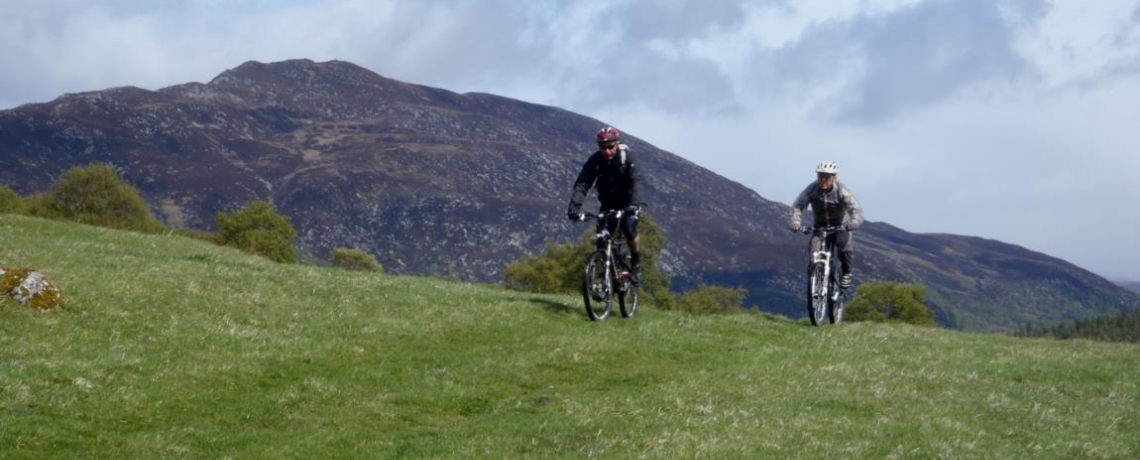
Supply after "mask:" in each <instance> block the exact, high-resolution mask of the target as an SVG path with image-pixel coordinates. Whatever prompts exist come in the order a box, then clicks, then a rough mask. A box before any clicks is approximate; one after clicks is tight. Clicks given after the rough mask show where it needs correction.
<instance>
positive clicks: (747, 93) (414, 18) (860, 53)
mask: <svg viewBox="0 0 1140 460" xmlns="http://www.w3.org/2000/svg"><path fill="white" fill-rule="evenodd" d="M301 58H304V59H311V60H314V61H317V62H323V61H327V60H332V59H338V60H343V61H349V62H352V63H355V64H357V65H360V66H362V67H365V68H368V69H370V70H372V71H374V72H376V73H378V74H380V75H383V76H385V77H388V78H394V79H397V80H402V81H405V82H409V83H416V84H422V85H428V86H433V87H438V88H443V89H447V90H451V91H455V92H459V93H463V92H482V93H491V94H497V95H501V96H506V97H511V98H515V99H520V100H524V101H527V102H533V103H538V104H545V105H552V106H557V107H561V108H564V109H566V110H570V111H573V112H576V113H580V114H582V115H586V116H590V117H593V118H597V119H599V120H602V121H603V122H605V123H607V124H610V125H613V126H614V127H616V128H618V129H619V130H622V131H625V132H628V133H630V134H632V135H635V136H637V137H638V138H641V139H643V140H645V141H647V142H649V143H651V144H653V145H655V146H657V147H660V148H662V149H665V150H668V151H670V152H672V153H674V154H677V155H680V156H682V157H684V158H686V159H688V160H690V161H692V162H694V163H696V164H699V165H701V166H703V167H705V168H708V169H710V170H712V171H714V172H716V173H718V174H720V175H722V176H724V177H727V178H729V179H731V180H733V181H736V182H738V183H741V184H743V185H745V186H747V187H748V188H750V189H752V190H754V191H756V192H757V193H759V194H760V195H761V196H763V197H765V198H767V199H770V200H774V201H778V202H782V203H790V202H791V201H792V200H793V199H794V198H795V196H796V194H797V193H799V191H800V190H802V189H803V188H804V187H805V186H806V185H807V184H808V183H809V182H811V181H812V180H813V179H814V168H815V166H816V165H817V164H818V163H820V162H822V161H825V160H827V161H834V162H836V163H838V164H839V167H840V174H839V178H840V181H842V182H843V183H845V184H846V185H847V186H848V187H850V188H851V189H852V190H853V191H854V193H855V195H856V197H857V198H858V199H859V201H860V203H861V204H862V206H863V208H864V213H865V215H866V217H867V219H868V220H871V221H876V222H885V223H889V224H891V225H895V226H897V227H900V228H902V229H904V230H907V231H910V232H915V233H951V234H957V235H969V236H978V237H983V238H989V239H995V240H1000V241H1003V242H1006V243H1011V244H1016V245H1019V246H1022V247H1025V248H1027V249H1031V250H1034V251H1039V252H1043V253H1045V254H1048V255H1051V256H1054V257H1058V258H1061V259H1064V260H1067V261H1069V262H1072V263H1074V264H1076V265H1078V266H1080V267H1081V268H1084V269H1087V270H1090V271H1092V272H1094V273H1097V274H1099V275H1101V276H1104V277H1106V278H1108V279H1110V280H1116V281H1123V280H1140V268H1137V267H1140V264H1137V263H1136V258H1137V257H1138V256H1140V211H1137V210H1136V208H1137V207H1138V205H1140V189H1138V188H1137V183H1136V177H1137V171H1138V170H1140V152H1138V151H1137V150H1138V149H1137V147H1136V142H1135V141H1136V139H1137V137H1138V135H1137V134H1136V133H1137V132H1140V128H1138V127H1140V0H1095V1H1090V0H528V1H518V0H154V1H148V2H139V1H136V0H0V110H2V109H10V108H13V107H16V106H19V105H21V104H25V103H33V102H46V101H50V100H52V99H54V98H55V97H57V96H60V95H62V94H64V93H73V92H82V91H94V90H101V89H106V88H111V87H117V86H137V87H141V88H145V89H151V90H154V89H159V88H162V87H166V86H171V85H176V84H182V83H187V82H194V81H196V82H208V81H209V80H210V79H212V78H213V77H214V76H216V75H218V74H219V73H221V72H223V71H225V70H226V69H231V68H234V67H237V66H238V65H240V64H241V63H243V62H246V61H250V60H254V61H260V62H274V61H281V60H286V59H301ZM600 127H601V126H599V128H600ZM1129 133H1132V134H1129ZM592 134H593V133H583V139H582V142H583V158H584V157H585V155H586V154H588V153H589V150H590V149H591V147H592ZM567 174H572V173H571V172H568V173H567ZM568 177H569V176H568ZM649 179H650V180H651V178H649ZM650 205H651V204H650ZM662 218H664V217H662Z"/></svg>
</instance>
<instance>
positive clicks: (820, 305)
mask: <svg viewBox="0 0 1140 460" xmlns="http://www.w3.org/2000/svg"><path fill="white" fill-rule="evenodd" d="M823 272H824V267H823V264H812V265H811V267H809V268H808V292H807V309H808V319H810V320H811V325H812V326H821V325H823V317H824V316H825V315H826V314H827V303H828V298H827V295H826V294H827V293H826V292H825V289H826V288H825V286H826V284H825V283H826V282H827V281H826V279H825V278H824V275H823Z"/></svg>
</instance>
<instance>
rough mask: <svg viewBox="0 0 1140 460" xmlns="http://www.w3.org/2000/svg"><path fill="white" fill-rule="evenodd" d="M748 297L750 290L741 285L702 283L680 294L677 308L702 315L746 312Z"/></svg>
mask: <svg viewBox="0 0 1140 460" xmlns="http://www.w3.org/2000/svg"><path fill="white" fill-rule="evenodd" d="M747 297H748V290H747V289H744V288H741V287H738V288H728V287H724V286H715V285H711V286H710V285H705V284H702V285H701V286H700V287H699V288H697V289H693V290H691V291H685V292H684V293H682V294H681V295H680V296H678V297H677V309H678V310H681V311H687V312H689V313H694V314H701V315H712V314H731V313H744V311H745V310H744V299H745V298H747Z"/></svg>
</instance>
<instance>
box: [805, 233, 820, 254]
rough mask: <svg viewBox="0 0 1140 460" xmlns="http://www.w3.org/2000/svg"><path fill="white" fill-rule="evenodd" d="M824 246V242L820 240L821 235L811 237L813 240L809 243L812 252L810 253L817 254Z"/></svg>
mask: <svg viewBox="0 0 1140 460" xmlns="http://www.w3.org/2000/svg"><path fill="white" fill-rule="evenodd" d="M822 246H823V241H822V240H820V239H819V235H816V234H814V233H813V234H812V235H811V240H810V241H809V242H808V250H809V251H811V252H810V253H811V254H815V253H816V251H819V248H820V247H822Z"/></svg>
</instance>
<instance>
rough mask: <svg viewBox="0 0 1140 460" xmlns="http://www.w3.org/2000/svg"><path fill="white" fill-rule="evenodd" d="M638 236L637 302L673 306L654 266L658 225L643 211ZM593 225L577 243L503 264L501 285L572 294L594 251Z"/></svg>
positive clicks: (660, 236) (661, 242) (660, 243)
mask: <svg viewBox="0 0 1140 460" xmlns="http://www.w3.org/2000/svg"><path fill="white" fill-rule="evenodd" d="M638 234H639V235H640V236H641V265H642V278H643V279H642V280H641V288H640V289H641V291H640V300H639V302H640V303H641V305H652V306H654V307H657V308H661V309H666V310H668V309H672V308H674V307H675V303H676V298H675V297H674V296H673V293H672V292H671V291H670V290H669V283H670V282H669V277H668V276H665V274H664V273H661V270H660V269H658V268H657V260H658V257H659V255H660V253H661V250H662V249H664V247H665V234H664V233H663V232H662V231H661V226H659V225H657V222H654V221H653V219H651V218H649V216H648V215H647V214H645V213H642V214H641V222H640V223H639V224H638ZM593 240H594V228H593V227H592V226H591V227H590V228H589V229H588V230H586V231H585V232H584V234H583V238H582V241H581V242H580V243H571V244H551V245H548V246H547V247H546V251H545V252H544V253H542V254H535V255H530V256H526V257H523V258H522V259H519V260H517V261H515V262H514V263H512V264H511V265H510V266H508V267H507V269H506V272H505V273H504V277H505V283H504V285H505V286H506V287H507V288H509V289H515V290H519V291H527V292H545V293H552V294H573V293H578V292H580V290H581V288H582V266H583V264H585V263H586V257H587V256H589V255H590V252H593V251H594V243H593Z"/></svg>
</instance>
